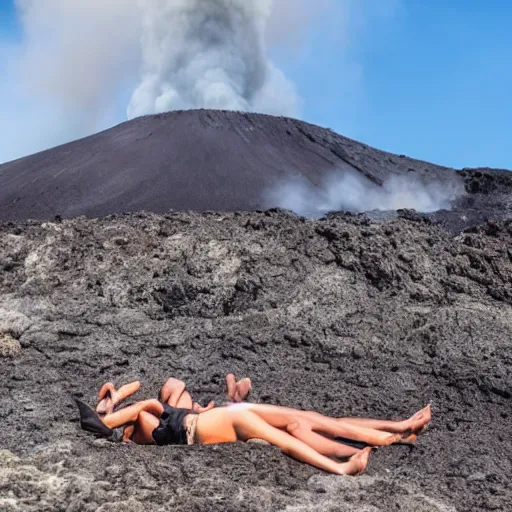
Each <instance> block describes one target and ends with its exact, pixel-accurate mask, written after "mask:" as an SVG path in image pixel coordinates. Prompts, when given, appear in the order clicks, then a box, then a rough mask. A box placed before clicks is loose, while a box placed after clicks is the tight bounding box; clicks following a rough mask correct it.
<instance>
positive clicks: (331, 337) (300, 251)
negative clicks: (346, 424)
mask: <svg viewBox="0 0 512 512" xmlns="http://www.w3.org/2000/svg"><path fill="white" fill-rule="evenodd" d="M471 179H472V180H474V183H475V187H477V186H485V183H484V184H483V185H482V179H481V178H479V177H478V176H476V177H475V176H473V177H472V178H471ZM479 180H480V181H479ZM483 181H485V178H483ZM478 183H480V185H478ZM511 241H512V223H511V221H499V222H490V223H485V224H483V225H481V226H480V227H477V228H473V229H470V230H468V231H466V232H458V233H457V234H455V235H454V234H452V233H451V232H449V231H448V230H446V229H445V228H444V227H443V225H442V224H436V223H434V222H432V221H431V220H429V219H425V218H423V217H420V216H417V215H414V214H412V213H411V212H401V213H399V215H398V216H397V217H396V218H390V219H381V220H379V221H378V222H377V221H376V220H372V219H368V218H365V217H361V216H352V215H342V214H336V215H330V216H328V217H326V218H324V219H321V220H317V221H311V220H306V219H302V218H298V217H295V216H293V215H290V214H287V213H285V212H282V211H268V212H265V213H256V212H255V213H226V214H221V213H205V214H199V213H169V214H166V215H164V216H159V215H156V214H127V215H122V216H110V217H106V218H104V219H100V220H87V219H85V218H77V219H74V220H65V221H63V222H52V223H43V224H41V223H38V222H28V223H4V224H1V225H0V375H2V379H0V417H1V422H0V509H1V510H2V511H3V510H6V511H15V510H34V511H36V510H37V511H40V510H48V511H50V510H51V511H60V510H62V511H64V510H65V511H82V510H84V511H96V510H99V511H103V512H106V511H149V510H152V511H153V510H155V511H164V510H169V509H171V508H172V509H173V510H176V511H181V510H183V511H185V510H187V511H190V510H198V511H199V510H201V511H202V510H233V511H234V510H253V511H256V510H282V511H285V510H286V511H308V510H326V511H334V510H336V511H338V510H341V511H347V512H348V511H350V512H363V511H364V512H376V511H391V510H407V511H413V510H414V511H421V512H424V511H429V512H434V511H435V512H447V511H458V512H470V511H471V512H473V511H476V510H479V511H480V510H482V511H483V510H501V511H506V510H511V509H512V484H511V482H510V474H512V422H511V421H510V419H511V418H510V414H511V396H512V373H511V365H512V345H511V343H510V333H511V325H512V309H511V303H512V252H511V249H510V247H512V245H511ZM228 371H235V372H236V373H237V374H239V375H248V376H251V377H252V378H253V382H254V393H253V395H252V399H253V400H254V401H258V402H271V403H278V404H288V405H293V406H296V407H302V408H314V409H317V410H319V411H321V412H324V413H327V414H330V415H362V416H382V417H390V418H398V417H403V416H405V415H409V414H411V413H412V412H414V411H416V410H417V409H419V408H420V407H422V406H424V405H425V404H426V403H427V402H429V401H432V403H433V412H434V420H433V422H432V425H431V428H430V429H429V430H428V431H427V432H426V433H425V434H424V435H423V436H422V438H421V440H420V441H419V443H418V444H417V446H416V447H415V448H413V449H411V448H409V447H400V446H397V447H391V448H388V449H382V450H379V451H378V452H377V453H375V454H373V455H372V458H371V463H370V466H369V469H368V472H367V474H366V475H364V476H362V477H357V478H352V477H336V476H331V475H327V474H324V473H322V472H321V471H318V470H316V469H315V468H311V467H309V466H306V465H304V464H300V463H298V462H295V461H293V460H292V459H290V458H287V457H286V456H284V455H282V454H280V453H279V452H278V451H277V450H276V449H274V448H272V447H264V446H256V445H244V444H237V445H229V446H212V447H190V448H188V447H178V448H176V447H163V448H159V447H142V446H134V445H116V444H111V443H108V442H106V441H103V440H95V439H94V438H93V437H91V436H90V435H88V434H86V433H84V432H82V431H80V429H79V427H78V416H77V411H76V410H75V407H74V404H73V403H72V400H71V395H72V394H76V395H79V396H82V397H83V398H84V399H85V400H87V401H89V402H92V401H93V399H94V395H95V393H96V392H97V390H98V388H99V386H100V384H101V383H102V382H104V381H105V380H107V379H112V380H114V381H115V382H117V383H122V382H126V381H128V380H130V379H136V378H140V379H141V380H142V383H143V388H142V391H141V392H139V395H138V396H139V397H142V396H155V395H156V393H157V391H158V389H159V386H160V385H161V383H162V382H163V381H164V379H165V378H166V376H169V375H174V376H176V377H179V378H182V379H184V380H186V381H187V382H188V383H189V387H190V389H191V391H192V392H193V394H194V395H195V396H196V397H197V398H198V399H201V400H202V401H205V400H208V399H210V398H214V399H217V400H219V401H221V400H222V382H223V376H224V374H225V373H226V372H228Z"/></svg>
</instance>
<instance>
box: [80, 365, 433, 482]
mask: <svg viewBox="0 0 512 512" xmlns="http://www.w3.org/2000/svg"><path fill="white" fill-rule="evenodd" d="M226 384H227V388H228V392H227V395H228V399H229V400H231V403H229V404H228V405H225V406H220V407H215V404H214V403H213V402H210V403H209V404H208V405H207V406H206V407H201V406H200V405H199V404H197V403H196V402H193V401H192V398H191V396H190V394H189V393H188V391H186V388H185V384H184V383H183V382H181V381H178V380H176V379H169V380H168V381H167V382H166V383H165V384H164V386H163V387H162V390H161V391H160V399H159V400H157V399H149V400H142V401H139V402H136V403H134V404H132V405H129V406H127V407H124V408H118V407H116V406H118V405H119V403H120V402H121V401H122V400H124V399H126V397H127V396H130V395H131V394H133V393H134V392H135V391H137V390H138V389H139V388H140V383H138V382H134V383H131V384H128V385H126V386H122V387H121V388H119V390H116V389H115V387H114V385H113V384H112V383H107V384H105V385H104V386H103V387H102V389H101V390H100V393H99V397H98V405H97V408H96V411H95V410H94V409H93V408H91V407H89V406H88V405H87V404H85V403H84V402H82V401H81V400H79V399H77V398H75V401H76V403H77V405H78V408H79V412H80V421H81V426H82V428H83V429H85V430H88V431H91V432H93V433H95V434H97V435H101V436H103V437H106V438H109V439H116V436H115V430H114V429H117V428H124V431H123V435H122V437H121V439H122V440H123V441H124V442H133V443H137V444H156V445H160V446H163V445H193V444H216V443H234V442H237V441H245V442H247V441H250V440H253V439H257V440H263V441H265V442H268V443H270V444H272V445H274V446H277V447H279V448H280V449H281V450H282V451H283V452H284V453H285V454H287V455H289V456H291V457H293V458H295V459H297V460H299V461H302V462H305V463H308V464H311V465H312V466H315V467H317V468H319V469H322V470H324V471H328V472H330V473H334V474H338V475H355V474H359V473H362V472H363V471H364V470H365V469H366V466H367V464H368V459H369V455H370V452H371V450H372V448H374V447H379V446H388V445H391V444H394V443H414V442H415V441H416V440H417V437H418V435H419V434H420V433H421V432H423V430H424V429H425V427H426V426H427V425H428V423H429V422H430V420H431V408H430V405H427V406H426V407H425V408H423V409H421V410H420V411H418V412H417V413H415V414H414V415H413V416H411V417H410V418H409V419H406V420H402V421H387V420H378V419H367V418H331V417H328V416H324V415H322V414H320V413H318V412H315V411H302V410H298V409H293V408H290V407H281V406H275V405H264V404H253V403H247V402H241V401H242V400H243V399H245V398H246V397H247V394H248V393H249V391H250V389H251V382H250V380H249V379H242V380H240V381H236V380H235V377H234V375H233V374H229V375H228V376H226ZM336 459H343V460H342V461H340V460H336Z"/></svg>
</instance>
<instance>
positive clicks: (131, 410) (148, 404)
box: [102, 398, 164, 428]
mask: <svg viewBox="0 0 512 512" xmlns="http://www.w3.org/2000/svg"><path fill="white" fill-rule="evenodd" d="M142 411H146V412H149V413H151V414H153V415H154V416H156V417H157V418H160V416H161V415H162V413H163V412H164V407H163V405H162V404H161V403H160V402H159V401H158V400H156V399H155V398H153V399H151V400H143V401H142V402H137V403H135V404H133V405H130V406H128V407H124V408H123V409H120V410H119V411H116V412H113V413H112V414H107V415H106V416H104V417H103V419H102V421H103V423H104V424H105V425H106V426H107V427H109V428H117V427H122V426H124V425H129V424H130V423H135V421H137V418H138V417H139V414H140V413H141V412H142Z"/></svg>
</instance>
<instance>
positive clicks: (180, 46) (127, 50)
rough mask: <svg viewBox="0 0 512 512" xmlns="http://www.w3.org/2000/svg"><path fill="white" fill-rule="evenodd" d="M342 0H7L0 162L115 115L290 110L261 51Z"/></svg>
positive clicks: (295, 107) (299, 40) (296, 104)
mask: <svg viewBox="0 0 512 512" xmlns="http://www.w3.org/2000/svg"><path fill="white" fill-rule="evenodd" d="M352 1H354V0H317V1H316V2H314V3H312V2H311V1H310V0H16V7H17V13H18V18H19V22H20V29H21V33H20V37H19V39H13V40H9V41H5V42H3V41H1V40H0V75H1V76H2V80H1V81H0V112H2V116H0V140H1V142H0V162H3V161H6V160H8V159H12V158H16V157H19V156H23V155H25V154H27V153H32V152H35V151H39V150H41V149H45V148H47V147H50V146H54V145H57V144H62V143H64V142H68V141H70V140H73V139H76V138H79V137H83V136H87V135H90V134H91V133H93V132H96V131H99V130H101V129H105V128H108V127H110V126H113V125H115V124H118V123H120V122H122V121H125V120H126V118H127V115H128V116H129V118H132V117H134V116H138V115H143V114H152V113H155V112H161V111H163V110H173V109H187V108H202V107H205V108H220V109H234V110H246V111H258V112H262V113H268V114H283V115H292V116H295V117H300V104H301V101H300V98H299V97H298V95H297V92H296V90H295V87H294V84H293V83H292V82H290V81H289V80H288V79H287V78H286V77H285V75H284V74H283V72H282V71H281V70H279V69H278V68H277V67H276V65H275V64H274V63H273V62H272V61H271V60H270V58H269V54H270V53H271V52H272V51H276V50H279V49H281V48H282V49H286V50H287V51H288V50H289V49H290V48H291V49H293V50H295V49H298V48H300V47H301V45H303V44H304V42H305V41H307V38H308V34H307V32H308V29H309V28H310V27H311V26H312V24H313V23H315V22H319V21H322V20H325V19H327V18H326V16H324V15H325V14H326V13H329V12H331V13H332V12H333V9H335V10H336V9H337V6H338V4H339V2H341V3H342V4H345V3H347V2H352ZM322 16H323V18H322ZM340 18H341V16H340Z"/></svg>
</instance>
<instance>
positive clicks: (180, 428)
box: [152, 404, 194, 446]
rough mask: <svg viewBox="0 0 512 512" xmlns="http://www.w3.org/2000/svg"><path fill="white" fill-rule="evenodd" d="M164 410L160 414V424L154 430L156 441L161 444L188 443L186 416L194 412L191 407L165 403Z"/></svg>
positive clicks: (153, 434)
mask: <svg viewBox="0 0 512 512" xmlns="http://www.w3.org/2000/svg"><path fill="white" fill-rule="evenodd" d="M163 406H164V412H163V413H162V415H161V416H160V424H159V425H158V427H156V428H155V430H153V432H152V436H153V439H154V440H155V443H156V444H157V445H159V446H163V445H167V444H188V443H187V429H186V427H185V417H186V416H188V415H189V414H194V413H193V412H192V411H191V410H190V409H177V408H176V407H171V406H170V405H167V404H163Z"/></svg>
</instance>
